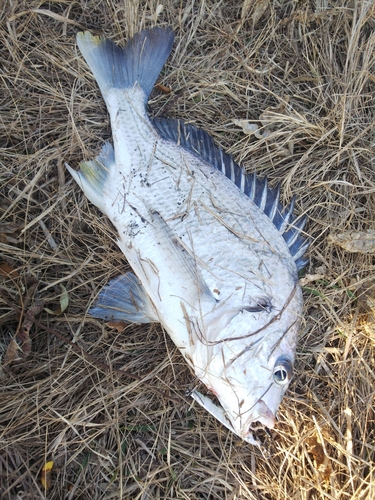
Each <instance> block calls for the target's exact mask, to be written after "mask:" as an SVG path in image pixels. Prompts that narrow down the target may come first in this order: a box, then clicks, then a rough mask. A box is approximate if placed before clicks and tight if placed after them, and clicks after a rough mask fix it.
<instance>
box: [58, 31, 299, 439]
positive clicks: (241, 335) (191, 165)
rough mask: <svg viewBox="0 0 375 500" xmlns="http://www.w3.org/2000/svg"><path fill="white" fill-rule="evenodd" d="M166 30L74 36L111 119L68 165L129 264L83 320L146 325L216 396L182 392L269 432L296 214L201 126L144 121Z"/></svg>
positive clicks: (169, 38) (243, 432)
mask: <svg viewBox="0 0 375 500" xmlns="http://www.w3.org/2000/svg"><path fill="white" fill-rule="evenodd" d="M173 40H174V35H173V32H172V31H171V30H169V29H167V30H164V29H161V28H154V29H152V30H148V31H147V30H146V31H142V32H140V33H137V34H136V35H135V36H134V38H132V39H131V40H129V41H128V42H127V44H126V45H125V47H124V48H120V47H118V46H116V45H115V44H114V43H112V42H111V41H109V40H104V39H102V38H100V37H96V36H92V35H91V34H90V33H88V32H85V33H79V34H78V35H77V43H78V47H79V48H80V51H81V53H82V54H83V56H84V58H85V60H86V62H87V63H88V65H89V67H90V69H91V71H92V72H93V74H94V76H95V78H96V81H97V82H98V84H99V87H100V90H101V92H102V95H103V98H104V100H105V102H106V105H107V108H108V111H109V115H110V119H111V127H112V135H113V146H114V147H112V146H111V145H110V144H108V143H107V144H105V145H104V146H103V149H102V151H101V153H100V155H99V156H98V157H97V158H96V159H95V160H93V161H88V162H83V163H81V164H80V170H79V171H78V172H77V171H74V170H73V169H72V168H70V167H69V166H67V168H68V169H69V171H70V173H71V174H72V176H73V177H74V179H75V180H76V182H77V183H78V184H79V186H81V188H82V189H83V191H84V193H85V194H86V196H87V197H88V198H89V200H91V202H92V203H94V205H96V206H97V207H98V208H99V209H100V210H101V211H102V212H103V213H104V214H106V215H107V216H108V217H109V219H110V220H111V221H112V223H113V224H114V225H115V227H116V228H117V231H118V235H119V239H118V245H119V247H120V249H121V250H122V252H123V253H124V255H125V256H126V258H127V260H128V261H129V263H130V265H131V267H132V269H133V271H134V274H133V273H127V274H125V275H123V276H120V277H118V278H116V279H115V280H113V281H112V282H110V283H109V285H107V286H106V287H105V288H104V289H103V290H102V291H101V293H100V294H99V297H98V301H97V304H96V306H95V307H94V308H92V309H91V310H90V313H91V314H92V315H93V316H96V317H99V318H103V319H115V320H126V321H128V322H137V323H148V322H159V323H161V324H162V325H163V327H164V328H165V329H166V330H167V332H168V333H169V335H170V336H171V338H172V340H173V341H174V343H175V344H176V346H177V347H178V348H179V349H180V351H181V353H182V355H183V356H184V358H185V359H186V361H187V362H188V364H189V365H190V367H191V368H192V370H193V371H194V373H195V375H196V377H198V378H199V379H200V380H201V381H202V382H203V383H204V384H205V385H206V387H207V388H208V389H209V390H210V391H211V392H212V393H213V394H215V395H216V397H217V399H218V400H219V402H220V405H221V406H218V405H216V404H214V403H213V401H211V399H210V398H209V397H207V396H204V395H203V394H201V393H199V392H198V391H196V390H194V391H192V393H191V395H192V396H193V398H194V399H195V400H196V401H197V402H198V403H199V404H201V405H202V406H203V407H204V408H206V409H207V410H208V411H209V412H210V413H212V414H213V415H214V416H215V417H216V418H217V419H218V420H219V421H220V422H222V423H223V425H225V426H226V427H228V428H229V429H230V430H231V431H233V432H234V433H235V434H237V435H238V436H240V437H241V438H242V439H244V440H245V441H247V442H249V443H253V444H259V442H258V440H257V439H256V438H255V437H254V435H253V428H254V426H255V425H257V424H258V423H259V422H260V423H262V424H264V425H265V426H267V427H269V428H272V427H273V426H274V424H275V415H276V412H277V409H278V407H279V404H280V402H281V399H282V397H283V395H284V393H285V390H286V388H287V386H288V384H289V382H290V379H291V377H292V370H293V361H294V355H295V349H296V343H297V335H298V330H299V325H300V318H301V314H302V306H303V302H302V293H301V289H300V286H299V282H298V270H299V269H301V268H302V267H303V266H304V265H305V264H306V260H305V259H304V258H303V255H304V252H305V250H306V248H307V246H308V243H307V242H306V241H305V240H304V239H303V238H302V236H301V231H302V229H303V227H304V223H305V219H304V218H302V219H300V220H298V221H297V220H296V219H295V217H294V216H293V213H292V212H293V207H294V201H292V203H291V205H290V206H289V207H287V208H286V209H283V207H282V206H281V204H280V202H279V188H278V189H276V190H269V189H268V187H267V180H265V179H263V180H259V179H257V178H256V176H255V175H247V174H246V173H245V171H244V170H243V168H241V167H240V166H238V165H236V164H235V163H234V161H233V159H232V157H231V156H230V155H227V154H225V153H224V152H223V151H222V150H221V149H220V148H218V147H217V146H215V144H214V142H213V140H212V138H211V137H210V136H209V135H208V134H207V133H205V132H204V131H202V130H200V129H198V128H196V127H194V126H192V125H188V124H185V123H184V122H183V121H181V120H175V119H166V118H162V119H151V118H150V117H149V116H148V114H147V111H146V105H147V101H148V97H149V94H150V92H151V90H152V88H153V86H154V84H155V81H156V79H157V77H158V75H159V73H160V71H161V69H162V67H163V66H164V64H165V61H166V60H167V58H168V56H169V54H170V51H171V49H172V45H173Z"/></svg>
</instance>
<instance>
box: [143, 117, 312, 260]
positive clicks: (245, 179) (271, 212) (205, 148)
mask: <svg viewBox="0 0 375 500" xmlns="http://www.w3.org/2000/svg"><path fill="white" fill-rule="evenodd" d="M152 123H153V125H154V127H155V128H156V130H157V131H158V132H159V134H160V136H161V137H162V138H163V139H166V140H169V141H173V142H175V143H176V144H177V145H178V146H181V147H182V148H184V149H186V150H188V151H190V153H193V154H194V155H196V156H198V157H199V158H200V159H202V160H203V161H205V162H206V163H208V164H209V165H212V166H214V167H215V168H217V169H218V170H220V171H221V172H222V173H223V174H224V175H226V177H228V178H229V179H230V180H231V181H233V182H234V183H235V184H236V186H237V187H238V188H239V189H241V191H242V192H243V193H245V194H246V195H247V196H248V197H249V198H250V199H251V200H252V201H253V202H254V203H255V204H256V205H257V206H258V207H259V208H260V209H261V210H262V211H263V212H264V213H265V214H266V215H267V216H268V217H269V218H270V219H271V221H272V222H273V223H274V225H275V227H276V229H277V230H278V231H279V232H280V233H281V234H282V236H283V238H284V240H285V241H286V243H287V245H288V247H289V250H290V253H291V254H292V256H293V259H294V261H295V263H296V266H297V269H298V270H300V269H303V267H305V265H306V264H307V262H308V261H307V259H304V258H303V255H304V253H305V251H306V250H307V247H308V246H309V242H308V241H307V240H306V239H305V238H304V237H303V236H302V230H303V228H304V226H305V223H306V217H302V218H301V219H299V220H298V221H297V222H296V218H295V217H294V215H293V208H294V198H293V199H292V202H291V204H290V205H289V206H288V207H286V208H285V209H284V208H283V206H282V205H281V203H280V201H279V196H280V185H278V186H277V187H276V188H275V189H269V188H268V182H267V177H264V178H263V179H258V178H257V176H256V174H255V173H254V174H246V173H245V170H244V168H243V167H241V166H240V165H238V164H237V163H235V161H234V160H233V157H232V155H229V154H228V153H224V151H223V150H222V149H221V148H219V147H217V146H216V144H215V142H214V140H213V139H212V137H211V136H210V135H209V134H208V133H207V132H205V131H204V130H202V129H200V128H197V127H194V126H193V125H190V124H189V123H185V122H184V121H183V120H178V119H174V118H153V119H152Z"/></svg>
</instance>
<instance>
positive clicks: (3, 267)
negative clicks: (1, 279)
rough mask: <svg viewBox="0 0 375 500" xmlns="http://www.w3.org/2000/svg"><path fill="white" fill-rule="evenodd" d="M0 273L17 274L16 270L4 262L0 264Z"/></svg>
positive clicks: (4, 274) (5, 274)
mask: <svg viewBox="0 0 375 500" xmlns="http://www.w3.org/2000/svg"><path fill="white" fill-rule="evenodd" d="M0 275H2V276H19V274H18V272H17V271H16V270H15V269H14V268H13V267H12V266H10V265H9V264H7V263H6V262H2V263H1V264H0Z"/></svg>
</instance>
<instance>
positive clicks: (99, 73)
mask: <svg viewBox="0 0 375 500" xmlns="http://www.w3.org/2000/svg"><path fill="white" fill-rule="evenodd" d="M173 40H174V34H173V31H172V30H171V29H167V30H164V29H161V28H159V27H156V28H153V29H151V30H145V31H141V32H139V33H137V34H136V35H135V36H134V37H133V38H131V39H130V40H129V41H128V42H127V44H126V45H125V47H124V48H121V47H118V46H117V45H115V44H114V43H113V42H112V41H111V40H107V39H103V38H100V37H98V36H93V35H91V33H89V32H88V31H86V32H85V33H78V34H77V44H78V47H79V49H80V51H81V53H82V55H83V57H84V58H85V60H86V62H87V64H88V65H89V66H90V69H91V71H92V72H93V74H94V77H95V79H96V81H97V82H98V85H99V87H100V90H101V92H102V95H103V98H104V100H106V97H107V95H108V91H109V90H110V89H112V88H124V89H126V88H131V87H133V85H134V84H135V83H138V84H139V85H140V87H141V88H142V89H143V91H144V93H145V103H147V100H148V97H149V95H150V93H151V90H152V88H153V86H154V84H155V81H156V79H157V77H158V76H159V73H160V71H161V70H162V68H163V66H164V64H165V61H166V60H167V58H168V56H169V54H170V52H171V50H172V45H173Z"/></svg>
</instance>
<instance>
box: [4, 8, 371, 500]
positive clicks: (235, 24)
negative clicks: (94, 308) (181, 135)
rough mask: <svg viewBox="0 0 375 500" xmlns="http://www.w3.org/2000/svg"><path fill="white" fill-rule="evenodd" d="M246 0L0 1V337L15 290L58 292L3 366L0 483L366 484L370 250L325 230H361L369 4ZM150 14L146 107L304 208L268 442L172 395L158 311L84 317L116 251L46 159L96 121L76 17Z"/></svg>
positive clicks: (251, 492) (300, 499) (11, 322)
mask: <svg viewBox="0 0 375 500" xmlns="http://www.w3.org/2000/svg"><path fill="white" fill-rule="evenodd" d="M247 3H248V4H249V6H250V7H249V10H248V12H247V14H246V16H245V17H244V18H243V20H242V22H241V9H242V7H243V2H242V1H234V0H233V1H222V0H201V1H199V2H198V1H195V2H193V1H192V2H180V1H179V0H166V1H165V2H164V3H163V5H164V10H163V11H162V12H161V13H159V15H158V14H157V5H158V2H156V1H152V0H149V1H146V2H138V1H136V0H129V1H114V0H107V1H106V2H104V1H100V0H73V1H67V0H65V1H58V2H57V1H51V2H45V3H43V2H42V1H38V0H5V1H4V2H3V4H2V6H1V5H0V21H1V24H0V39H1V52H0V86H1V89H0V103H1V111H0V127H1V134H0V189H1V197H0V209H1V210H0V249H1V250H0V252H1V262H3V263H4V262H6V263H7V264H8V265H9V266H11V268H12V269H14V270H15V271H14V272H13V273H12V274H11V275H4V266H3V267H0V272H2V274H3V275H0V292H1V297H2V298H0V307H1V315H0V328H1V339H0V340H1V345H2V347H3V350H5V349H6V347H7V346H8V344H9V341H10V339H11V338H12V336H14V334H15V332H16V330H17V327H18V326H19V322H20V321H21V323H22V321H23V319H20V310H23V312H26V311H28V310H30V306H32V305H33V304H35V301H36V300H37V299H40V298H42V299H44V300H45V301H46V307H48V308H49V309H51V310H57V308H58V306H59V298H60V296H61V294H62V289H61V287H60V284H62V285H63V286H64V287H65V288H66V289H67V291H68V293H69V306H68V309H66V311H64V313H63V314H60V315H53V314H50V313H48V312H46V311H45V310H43V311H42V312H41V313H40V314H39V315H38V316H37V324H34V326H33V327H32V328H31V331H30V336H31V340H32V350H31V353H30V355H29V356H28V357H27V358H26V359H24V360H23V361H22V362H20V363H18V364H15V363H13V364H12V365H11V366H8V367H4V368H3V370H2V372H1V374H0V375H1V386H2V387H1V396H0V398H1V399H0V426H1V427H0V495H1V498H4V499H16V498H17V499H21V498H22V499H35V498H48V499H62V498H67V499H92V500H94V499H110V498H126V499H127V498H129V499H156V498H164V499H172V498H173V499H175V498H178V499H189V500H193V499H222V498H227V499H232V500H234V499H237V500H240V499H241V500H245V499H246V500H250V499H269V500H281V499H285V498H288V499H293V500H305V499H306V500H307V499H327V500H328V499H340V500H341V499H342V500H344V499H352V498H353V499H370V498H375V482H374V481H375V479H374V477H375V465H374V457H375V442H374V437H375V436H374V434H375V431H374V429H375V421H374V406H373V404H374V402H373V394H374V387H375V368H374V357H375V317H374V313H373V309H374V307H373V306H374V299H373V296H374V293H373V290H374V284H375V281H374V280H375V276H374V271H375V266H374V257H373V256H372V255H361V254H350V253H348V252H346V251H344V250H342V249H340V248H337V247H334V246H333V245H330V244H329V243H328V242H327V236H328V235H329V233H330V231H341V230H346V229H353V230H367V229H374V223H373V218H374V213H375V203H374V200H375V197H374V194H375V164H374V156H375V154H374V140H375V138H374V113H373V109H374V96H375V94H374V82H375V68H374V42H375V36H374V25H375V19H374V13H373V10H372V2H371V1H368V0H364V1H363V2H354V1H353V2H351V1H348V2H339V1H333V2H331V3H330V4H328V3H326V2H320V1H317V2H310V3H309V4H308V3H306V2H296V1H291V0H290V1H288V0H287V1H285V2H271V3H272V7H270V6H268V8H267V10H266V11H265V13H264V14H263V16H262V17H261V18H260V19H259V20H258V21H257V22H255V23H254V22H253V18H252V15H253V12H254V10H251V9H252V8H253V7H252V3H249V2H247ZM253 3H254V4H256V5H255V7H256V8H258V9H259V7H260V6H261V5H262V4H261V2H259V1H258V2H253ZM263 4H264V5H266V3H264V2H263ZM343 4H345V5H344V6H343ZM38 9H39V10H38ZM244 10H246V9H244ZM258 12H259V10H258ZM155 24H159V25H161V26H164V25H166V24H168V25H171V26H172V27H173V28H174V29H175V32H176V43H175V48H174V51H173V55H172V57H171V58H170V59H169V61H168V63H167V66H166V68H165V70H164V72H163V74H162V76H161V79H160V81H161V82H162V83H163V84H164V85H167V86H169V87H171V88H172V89H173V93H172V94H169V95H167V94H162V93H160V91H156V90H155V91H154V93H153V96H152V100H151V104H150V106H151V109H152V112H153V113H154V114H160V115H162V114H167V115H169V116H178V117H182V118H184V119H186V120H190V121H191V122H193V123H195V124H198V125H200V126H202V127H204V128H205V129H206V130H207V131H209V132H210V133H211V134H212V135H213V136H214V137H215V139H216V140H217V142H218V143H220V144H221V145H222V146H223V147H224V148H225V149H226V150H227V151H230V152H232V153H233V154H234V155H235V157H236V159H237V160H239V161H243V162H244V164H245V165H246V167H247V168H248V169H249V170H251V171H252V170H253V169H254V168H256V169H257V170H258V171H260V172H261V173H265V174H267V175H268V176H269V178H270V180H271V182H272V184H274V183H277V182H279V181H281V182H282V185H283V188H282V193H283V195H282V196H283V199H284V201H287V200H288V199H290V197H291V195H292V194H293V193H295V194H296V195H297V197H298V208H297V210H298V212H299V213H307V214H308V216H309V223H308V227H307V231H308V233H309V234H310V235H311V238H312V244H311V248H310V259H311V260H310V264H309V266H308V269H307V273H308V275H309V276H311V275H319V276H317V277H315V279H314V278H313V277H311V278H309V279H310V281H309V280H306V289H305V299H306V303H305V311H304V318H305V322H304V328H303V331H302V332H301V338H300V342H299V349H298V356H297V363H296V375H295V377H294V379H293V382H292V384H291V387H290V389H289V391H288V393H287V396H286V397H285V399H284V401H283V404H282V406H281V410H280V415H279V422H278V424H277V426H276V428H275V429H274V431H272V436H273V439H272V441H270V442H268V448H269V454H270V457H269V458H267V457H264V456H262V454H261V453H260V451H259V450H257V449H254V448H252V447H250V446H249V445H246V444H245V443H243V442H241V441H240V440H239V439H238V438H236V436H234V435H233V434H232V433H229V432H228V431H227V430H226V429H224V428H222V427H221V426H220V424H218V423H217V422H216V421H215V420H214V419H213V418H211V417H210V416H209V415H208V414H207V413H206V412H205V411H204V410H202V409H200V408H198V407H197V406H196V405H195V404H193V402H192V401H191V400H190V399H189V398H186V397H185V390H186V389H189V388H191V387H192V384H193V378H192V375H191V373H190V371H189V369H188V368H187V366H186V364H185V363H184V361H183V359H182V358H181V356H180V354H179V352H178V351H177V350H176V348H175V347H174V345H173V344H172V342H171V341H170V340H169V339H168V338H166V336H165V334H164V333H163V331H162V329H161V328H159V327H158V326H154V325H152V326H142V327H139V326H135V325H132V326H128V327H127V328H126V329H125V331H123V332H120V333H119V332H117V331H116V330H114V329H111V328H109V327H108V326H107V325H104V324H103V322H101V321H97V320H95V319H92V318H90V317H89V316H86V313H87V310H88V308H89V306H90V305H91V304H92V302H93V300H94V299H95V297H96V295H97V293H98V291H99V289H100V288H101V287H102V286H103V285H104V284H105V283H106V282H107V281H108V280H109V279H110V278H112V277H114V276H116V275H118V274H119V273H123V272H124V270H126V269H127V266H128V265H127V263H126V262H125V261H124V258H123V256H122V254H121V253H120V251H119V250H118V248H117V247H116V244H115V238H116V235H115V234H114V231H113V229H112V228H111V226H110V224H109V222H108V221H107V220H106V219H105V217H103V216H102V215H101V214H100V213H99V212H98V210H96V209H95V208H94V207H93V206H92V205H91V204H90V203H88V202H87V200H86V199H85V197H84V196H83V194H82V193H81V191H80V190H79V189H78V188H77V186H76V185H75V184H74V182H73V181H72V179H71V178H70V177H69V175H66V172H65V171H64V169H63V162H64V161H67V162H69V163H70V164H71V165H74V166H76V165H77V164H78V162H79V161H80V160H81V159H82V158H84V159H88V158H92V157H93V156H94V155H95V154H96V153H97V152H98V151H99V148H100V146H101V145H102V144H103V141H104V140H106V139H107V138H109V137H110V128H109V123H108V116H107V113H106V110H105V106H104V103H103V101H102V98H101V96H100V93H99V91H98V89H97V86H96V84H95V82H94V81H93V77H92V75H91V73H90V72H89V71H88V69H87V66H86V65H85V63H84V62H83V59H82V57H81V56H80V55H79V53H78V51H77V48H76V45H75V34H76V32H77V31H79V30H80V29H90V30H92V31H95V32H97V33H103V32H104V33H105V34H106V35H107V36H110V37H112V38H113V39H114V40H116V41H117V42H119V43H123V42H124V40H125V39H126V38H127V36H128V35H130V34H132V33H134V32H136V31H138V30H139V29H140V28H143V27H145V26H151V25H155ZM267 108H269V109H268V111H267V112H266V110H267ZM234 119H249V120H250V121H256V122H257V123H258V124H259V125H260V124H261V123H260V122H259V121H258V120H259V119H262V120H263V122H264V123H266V122H267V127H268V130H269V131H271V136H270V137H268V138H266V139H256V138H255V137H254V136H249V135H244V134H243V132H242V130H241V128H240V127H238V126H237V125H234V123H233V120H234ZM9 269H10V268H8V270H9ZM32 278H34V279H36V280H37V288H36V291H35V293H34V294H33V293H32V292H33V290H34V289H35V285H33V281H32ZM33 286H34V288H33ZM54 332H55V333H54ZM67 339H68V340H69V341H67ZM118 369H123V370H125V371H126V372H128V373H127V374H121V373H119V372H118ZM50 460H53V461H54V467H53V470H52V476H51V487H50V489H49V491H45V489H44V487H43V486H42V484H41V481H40V474H41V469H42V467H43V465H44V464H45V462H47V461H50Z"/></svg>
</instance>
